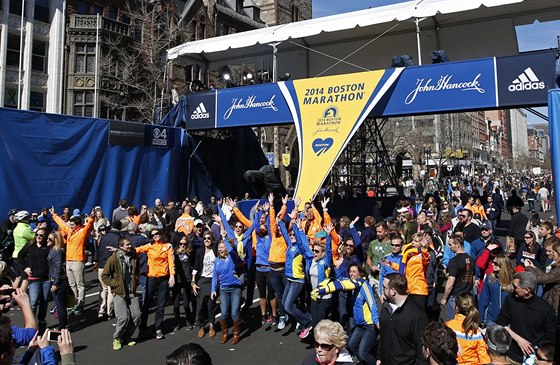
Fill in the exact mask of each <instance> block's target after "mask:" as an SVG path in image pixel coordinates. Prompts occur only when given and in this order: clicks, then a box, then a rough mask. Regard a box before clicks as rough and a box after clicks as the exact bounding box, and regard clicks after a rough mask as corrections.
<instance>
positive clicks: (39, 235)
mask: <svg viewBox="0 0 560 365" xmlns="http://www.w3.org/2000/svg"><path fill="white" fill-rule="evenodd" d="M37 237H45V235H44V234H37Z"/></svg>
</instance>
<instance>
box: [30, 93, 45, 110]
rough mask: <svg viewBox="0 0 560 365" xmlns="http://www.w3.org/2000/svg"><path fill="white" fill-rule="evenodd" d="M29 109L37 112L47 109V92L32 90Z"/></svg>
mask: <svg viewBox="0 0 560 365" xmlns="http://www.w3.org/2000/svg"><path fill="white" fill-rule="evenodd" d="M29 101H30V103H29V109H31V110H34V111H36V112H44V111H45V94H44V93H42V92H37V91H32V92H31V95H30V100H29Z"/></svg>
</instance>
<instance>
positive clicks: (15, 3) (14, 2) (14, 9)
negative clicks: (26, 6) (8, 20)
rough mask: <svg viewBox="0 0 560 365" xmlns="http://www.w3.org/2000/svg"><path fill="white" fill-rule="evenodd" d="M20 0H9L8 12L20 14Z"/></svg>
mask: <svg viewBox="0 0 560 365" xmlns="http://www.w3.org/2000/svg"><path fill="white" fill-rule="evenodd" d="M21 2H22V0H11V1H10V13H12V14H16V15H19V16H21Z"/></svg>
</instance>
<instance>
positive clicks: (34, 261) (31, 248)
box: [18, 243, 51, 280]
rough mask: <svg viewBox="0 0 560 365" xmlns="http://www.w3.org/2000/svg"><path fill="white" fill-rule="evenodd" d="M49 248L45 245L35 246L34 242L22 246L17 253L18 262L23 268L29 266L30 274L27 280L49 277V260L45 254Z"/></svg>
mask: <svg viewBox="0 0 560 365" xmlns="http://www.w3.org/2000/svg"><path fill="white" fill-rule="evenodd" d="M50 250H51V249H50V248H49V247H47V246H46V245H45V246H41V247H39V246H37V245H36V244H35V243H32V244H29V245H27V246H24V247H23V248H22V249H21V251H19V254H18V262H19V264H20V266H21V268H22V270H23V269H25V268H27V267H29V268H31V276H30V277H29V280H33V279H41V280H44V279H48V278H49V261H48V260H47V256H48V255H49V251H50Z"/></svg>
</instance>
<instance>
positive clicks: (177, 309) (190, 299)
mask: <svg viewBox="0 0 560 365" xmlns="http://www.w3.org/2000/svg"><path fill="white" fill-rule="evenodd" d="M181 292H182V293H183V308H184V309H185V319H186V321H187V325H191V324H193V323H194V320H195V318H194V313H196V301H195V300H194V295H193V292H192V288H191V282H190V281H186V282H184V283H183V282H181V283H175V285H174V286H173V288H172V289H171V293H172V295H173V314H174V315H175V322H176V324H177V325H179V324H180V321H181V318H180V317H181ZM191 308H192V309H191Z"/></svg>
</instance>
